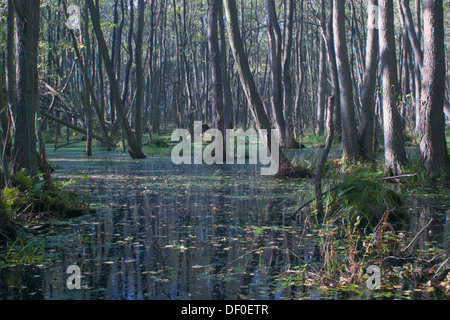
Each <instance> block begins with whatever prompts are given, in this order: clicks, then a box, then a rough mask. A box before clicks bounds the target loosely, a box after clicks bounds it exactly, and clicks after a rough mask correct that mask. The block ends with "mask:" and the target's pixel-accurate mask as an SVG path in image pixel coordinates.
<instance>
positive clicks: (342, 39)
mask: <svg viewBox="0 0 450 320" xmlns="http://www.w3.org/2000/svg"><path fill="white" fill-rule="evenodd" d="M333 4H334V6H333V31H334V46H335V50H336V66H337V72H338V78H339V89H340V101H341V104H340V105H341V124H342V128H341V130H342V144H343V148H344V158H345V159H346V160H348V161H349V162H351V163H355V162H356V161H357V160H358V155H359V146H358V140H357V131H356V118H355V110H354V103H353V89H352V82H351V73H350V64H349V61H348V50H347V41H346V35H345V1H334V2H333Z"/></svg>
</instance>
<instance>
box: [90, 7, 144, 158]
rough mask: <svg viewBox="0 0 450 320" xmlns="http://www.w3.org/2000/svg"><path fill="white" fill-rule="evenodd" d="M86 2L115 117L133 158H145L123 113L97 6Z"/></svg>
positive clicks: (117, 84)
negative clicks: (107, 81)
mask: <svg viewBox="0 0 450 320" xmlns="http://www.w3.org/2000/svg"><path fill="white" fill-rule="evenodd" d="M86 4H87V5H88V7H89V12H90V15H91V20H92V24H93V27H94V32H95V35H96V37H97V41H98V44H99V50H100V54H101V55H102V58H103V62H104V66H105V69H106V73H107V75H108V79H109V81H110V83H111V88H112V92H111V93H112V96H113V99H114V105H115V107H116V113H117V117H118V120H119V122H120V126H121V128H122V131H123V134H124V136H125V138H126V139H127V142H128V146H129V147H130V155H131V157H132V158H134V159H143V158H146V156H145V154H144V153H143V152H142V148H140V147H139V144H138V142H137V140H136V137H135V136H134V134H133V132H132V131H131V128H130V125H129V123H128V119H127V117H126V114H125V110H124V105H123V101H122V98H121V96H120V91H119V83H118V81H117V78H116V76H115V73H114V70H113V65H112V63H111V59H110V57H109V53H108V48H107V46H106V42H105V38H104V36H103V32H102V29H101V26H100V18H99V12H98V11H97V8H96V7H95V6H94V3H93V2H92V0H87V1H86Z"/></svg>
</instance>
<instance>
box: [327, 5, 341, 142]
mask: <svg viewBox="0 0 450 320" xmlns="http://www.w3.org/2000/svg"><path fill="white" fill-rule="evenodd" d="M333 8H334V1H333V0H329V1H328V16H327V30H326V38H327V52H328V64H329V65H330V74H331V85H332V87H333V96H334V114H333V115H332V117H334V128H335V135H336V136H337V137H338V138H341V137H342V134H341V99H340V96H341V95H340V89H339V76H338V70H337V62H336V50H335V48H334V32H333V11H334V9H333Z"/></svg>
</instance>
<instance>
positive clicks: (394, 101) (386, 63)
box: [378, 0, 406, 175]
mask: <svg viewBox="0 0 450 320" xmlns="http://www.w3.org/2000/svg"><path fill="white" fill-rule="evenodd" d="M378 2H379V4H380V5H379V8H380V14H379V17H380V31H379V37H380V59H381V75H382V79H381V81H382V92H383V119H384V120H383V125H384V148H385V150H384V159H385V164H384V165H385V168H386V170H387V171H388V172H389V173H390V174H392V175H398V174H400V173H401V172H402V168H403V166H404V165H405V163H406V151H405V147H404V145H403V140H402V127H401V120H400V113H399V111H398V104H399V100H398V93H399V87H398V76H397V62H396V61H397V58H396V54H395V39H394V8H393V7H394V5H393V0H379V1H378Z"/></svg>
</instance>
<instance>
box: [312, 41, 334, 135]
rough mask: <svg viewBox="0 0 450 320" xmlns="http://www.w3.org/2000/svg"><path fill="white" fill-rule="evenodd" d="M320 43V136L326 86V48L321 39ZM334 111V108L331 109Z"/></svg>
mask: <svg viewBox="0 0 450 320" xmlns="http://www.w3.org/2000/svg"><path fill="white" fill-rule="evenodd" d="M320 38H321V41H320V53H319V55H320V56H319V79H318V82H319V88H318V89H317V126H316V134H317V135H319V136H321V135H323V133H324V121H325V90H326V85H327V58H326V54H327V52H326V47H325V42H324V39H323V38H322V37H320ZM333 109H334V108H333Z"/></svg>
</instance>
